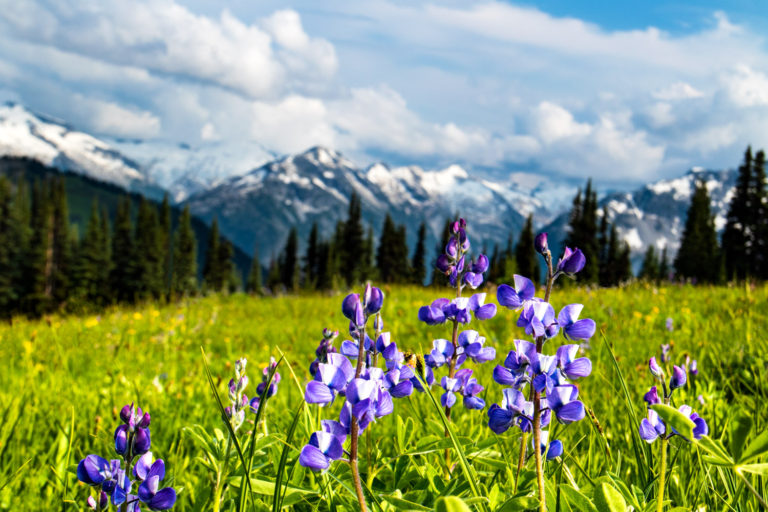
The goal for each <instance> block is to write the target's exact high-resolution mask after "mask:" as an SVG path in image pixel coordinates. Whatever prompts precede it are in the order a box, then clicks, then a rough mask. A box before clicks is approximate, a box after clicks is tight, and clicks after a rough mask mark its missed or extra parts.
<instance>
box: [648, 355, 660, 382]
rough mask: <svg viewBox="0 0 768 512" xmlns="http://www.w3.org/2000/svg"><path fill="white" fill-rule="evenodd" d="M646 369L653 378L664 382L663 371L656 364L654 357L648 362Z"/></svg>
mask: <svg viewBox="0 0 768 512" xmlns="http://www.w3.org/2000/svg"><path fill="white" fill-rule="evenodd" d="M648 368H649V369H650V370H651V374H653V376H654V377H656V378H657V379H659V380H661V381H663V380H664V370H663V369H662V368H661V366H659V363H657V362H656V357H655V356H654V357H652V358H651V359H650V360H649V361H648Z"/></svg>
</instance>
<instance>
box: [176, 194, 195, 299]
mask: <svg viewBox="0 0 768 512" xmlns="http://www.w3.org/2000/svg"><path fill="white" fill-rule="evenodd" d="M171 286H172V289H173V293H174V295H176V296H177V297H183V296H187V295H193V294H194V293H195V292H197V240H196V239H195V232H194V231H193V230H192V215H191V214H190V212H189V205H187V206H185V207H184V210H182V212H181V217H179V225H178V227H177V228H176V236H175V237H174V247H173V273H172V279H171Z"/></svg>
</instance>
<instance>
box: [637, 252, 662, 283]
mask: <svg viewBox="0 0 768 512" xmlns="http://www.w3.org/2000/svg"><path fill="white" fill-rule="evenodd" d="M637 277H638V278H640V279H643V280H645V281H658V280H659V278H660V277H661V276H660V272H659V260H658V258H657V256H656V248H655V247H654V246H653V244H650V245H648V248H647V249H646V250H645V256H644V257H643V266H642V267H640V273H639V274H638V276H637Z"/></svg>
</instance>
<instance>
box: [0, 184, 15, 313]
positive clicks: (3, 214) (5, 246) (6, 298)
mask: <svg viewBox="0 0 768 512" xmlns="http://www.w3.org/2000/svg"><path fill="white" fill-rule="evenodd" d="M12 209H13V194H12V190H11V184H10V182H9V181H8V180H7V179H6V178H5V176H0V317H3V318H7V317H9V316H10V313H11V310H12V307H13V305H14V302H15V301H16V292H15V290H14V288H13V284H14V283H13V277H14V269H13V263H14V261H13V259H14V258H13V247H12V246H11V243H12V242H11V232H12V230H13V225H12V224H11V223H12V222H13V216H12Z"/></svg>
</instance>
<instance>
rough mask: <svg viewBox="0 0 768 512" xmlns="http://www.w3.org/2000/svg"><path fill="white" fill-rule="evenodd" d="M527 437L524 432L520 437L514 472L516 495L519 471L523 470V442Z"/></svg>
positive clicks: (524, 445) (524, 446)
mask: <svg viewBox="0 0 768 512" xmlns="http://www.w3.org/2000/svg"><path fill="white" fill-rule="evenodd" d="M527 437H528V434H526V433H525V432H523V434H522V435H521V436H520V457H519V458H518V459H517V472H515V493H517V482H518V480H519V479H520V471H522V470H523V464H524V463H525V448H526V444H525V441H526V440H527Z"/></svg>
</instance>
